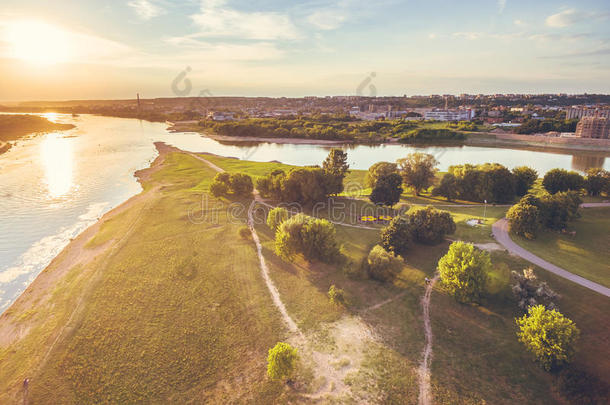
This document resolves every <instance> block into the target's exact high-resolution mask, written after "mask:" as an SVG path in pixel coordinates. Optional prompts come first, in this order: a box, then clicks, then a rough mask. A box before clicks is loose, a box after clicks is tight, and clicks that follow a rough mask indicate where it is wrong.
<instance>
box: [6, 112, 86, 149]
mask: <svg viewBox="0 0 610 405" xmlns="http://www.w3.org/2000/svg"><path fill="white" fill-rule="evenodd" d="M73 128H75V126H74V125H72V124H58V123H55V122H51V121H49V120H48V119H46V118H44V117H40V116H37V115H24V114H16V115H8V114H0V154H2V153H4V152H7V151H8V150H9V149H10V148H11V147H12V142H14V141H17V140H19V139H22V138H24V137H26V136H28V135H31V134H37V133H45V132H53V131H67V130H70V129H73Z"/></svg>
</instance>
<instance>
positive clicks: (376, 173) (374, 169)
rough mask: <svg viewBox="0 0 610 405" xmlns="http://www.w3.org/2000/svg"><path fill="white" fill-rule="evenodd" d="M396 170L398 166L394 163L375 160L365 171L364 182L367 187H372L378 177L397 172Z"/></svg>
mask: <svg viewBox="0 0 610 405" xmlns="http://www.w3.org/2000/svg"><path fill="white" fill-rule="evenodd" d="M397 170H398V168H397V166H396V163H390V162H377V163H375V164H374V165H372V166H371V167H369V170H368V171H367V172H366V176H365V178H364V183H365V184H366V186H367V187H371V188H373V187H375V184H376V183H377V180H378V179H379V178H380V177H385V176H387V175H389V174H392V173H398V171H397Z"/></svg>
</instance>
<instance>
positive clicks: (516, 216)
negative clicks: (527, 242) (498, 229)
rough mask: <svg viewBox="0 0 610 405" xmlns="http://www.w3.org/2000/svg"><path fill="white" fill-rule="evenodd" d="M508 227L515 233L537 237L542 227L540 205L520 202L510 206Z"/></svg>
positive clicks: (527, 236)
mask: <svg viewBox="0 0 610 405" xmlns="http://www.w3.org/2000/svg"><path fill="white" fill-rule="evenodd" d="M506 218H507V219H508V227H509V229H510V231H511V232H513V233H514V234H515V235H519V236H522V237H524V238H526V239H536V235H537V233H538V228H539V227H540V210H539V209H538V207H536V206H534V205H530V204H525V203H518V204H515V205H513V206H512V207H510V209H509V210H508V212H507V213H506Z"/></svg>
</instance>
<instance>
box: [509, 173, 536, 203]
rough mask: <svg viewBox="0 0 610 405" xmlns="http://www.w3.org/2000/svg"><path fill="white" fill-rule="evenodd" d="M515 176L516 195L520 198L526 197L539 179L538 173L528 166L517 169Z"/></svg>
mask: <svg viewBox="0 0 610 405" xmlns="http://www.w3.org/2000/svg"><path fill="white" fill-rule="evenodd" d="M513 175H514V176H515V193H516V194H517V195H518V196H519V197H521V196H524V195H526V194H527V192H528V191H529V189H530V188H531V187H532V186H533V185H534V183H535V182H536V180H537V179H538V172H537V171H536V170H534V169H532V168H531V167H527V166H519V167H515V168H514V169H513Z"/></svg>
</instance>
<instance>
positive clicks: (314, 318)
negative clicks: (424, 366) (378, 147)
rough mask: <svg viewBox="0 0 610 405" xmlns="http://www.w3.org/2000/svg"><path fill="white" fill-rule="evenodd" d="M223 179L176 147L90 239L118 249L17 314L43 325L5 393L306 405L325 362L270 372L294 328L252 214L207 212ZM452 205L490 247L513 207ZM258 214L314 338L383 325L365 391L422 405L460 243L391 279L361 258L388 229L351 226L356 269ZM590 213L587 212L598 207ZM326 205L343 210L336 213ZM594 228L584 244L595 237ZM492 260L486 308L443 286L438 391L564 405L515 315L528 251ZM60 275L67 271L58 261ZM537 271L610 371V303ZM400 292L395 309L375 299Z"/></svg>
mask: <svg viewBox="0 0 610 405" xmlns="http://www.w3.org/2000/svg"><path fill="white" fill-rule="evenodd" d="M205 157H206V158H208V159H209V160H210V161H212V162H213V163H215V164H217V165H219V166H221V167H223V168H225V169H227V170H229V171H241V172H245V173H248V174H251V175H253V176H258V175H264V174H266V173H267V172H268V171H270V170H273V169H275V168H281V167H282V166H281V165H278V164H275V163H253V162H243V161H239V160H235V159H228V158H221V157H216V156H207V155H205ZM363 173H364V172H362V171H354V172H352V174H350V176H351V177H352V178H353V179H354V180H355V181H362V178H363ZM214 175H215V172H213V171H212V170H211V169H210V168H208V167H207V166H206V165H205V164H204V163H203V162H200V161H198V160H196V159H194V158H193V157H191V156H188V155H186V154H179V153H172V154H170V155H168V156H167V158H166V165H165V166H164V168H163V169H161V170H160V171H158V172H156V173H155V174H154V175H153V176H152V180H151V181H150V183H147V184H145V185H144V186H145V189H146V190H148V192H151V193H152V192H156V193H158V194H157V195H155V196H154V197H152V198H150V199H148V200H145V201H142V202H141V203H138V204H136V205H135V206H134V207H132V208H130V209H129V210H127V211H125V212H124V213H123V214H121V215H119V216H117V217H115V218H114V219H112V220H110V221H107V222H106V223H104V224H103V225H102V226H101V229H100V231H99V232H98V234H97V235H96V236H95V237H94V238H92V239H91V240H90V241H89V243H88V247H99V246H102V245H103V244H104V243H108V242H113V243H119V245H115V246H117V248H116V249H114V250H112V251H110V252H109V253H106V254H104V255H102V256H101V257H99V258H98V260H95V261H94V262H92V263H90V264H89V265H87V266H84V267H75V268H73V269H71V270H70V272H69V273H68V274H67V275H66V276H65V277H63V278H62V279H61V280H60V281H59V282H58V284H57V285H56V287H55V289H54V290H53V291H52V294H51V295H50V297H48V298H47V299H46V300H42V299H41V300H40V304H39V305H37V306H35V307H34V308H35V310H34V311H32V308H30V307H27V306H22V305H18V306H13V307H11V308H10V309H9V311H7V314H8V315H7V316H8V317H9V318H10V319H11V320H12V321H14V322H21V323H22V324H23V326H25V327H29V328H30V333H29V334H27V335H26V336H25V337H24V338H23V339H21V340H20V341H19V343H18V344H14V345H12V346H8V347H6V348H3V349H1V350H0V392H1V393H4V394H0V402H3V403H4V402H9V403H11V402H20V401H21V397H19V395H18V394H19V392H20V391H19V390H20V384H21V382H22V381H23V378H25V377H26V376H29V377H32V378H33V380H32V381H33V382H32V383H31V386H30V394H31V398H30V399H31V402H32V403H34V402H36V403H49V402H55V403H60V402H61V403H99V402H113V403H134V402H146V403H169V402H171V403H206V402H208V403H210V402H212V403H219V402H227V403H261V404H262V403H265V404H266V403H289V402H291V403H296V402H298V399H299V397H298V392H297V391H298V390H299V389H300V390H301V392H302V390H303V389H304V388H302V387H310V388H311V386H312V384H314V383H315V381H316V376H315V375H313V374H312V373H313V372H312V371H311V370H309V371H307V370H306V371H302V372H301V374H299V375H298V377H297V381H298V384H301V385H300V386H301V388H297V389H296V391H295V390H293V389H291V388H288V387H287V386H286V385H283V384H279V383H272V382H269V381H268V380H267V379H266V378H265V375H264V372H265V357H266V351H267V349H268V348H269V347H271V346H273V345H274V344H275V343H276V342H277V341H278V340H283V339H285V337H286V334H285V329H284V326H283V324H282V322H281V320H280V318H279V314H278V311H277V309H276V308H275V307H274V306H273V304H272V302H271V298H270V295H269V293H268V291H267V289H266V287H265V285H264V284H263V281H262V278H261V276H260V269H259V267H258V259H257V256H256V252H255V249H254V245H253V243H252V241H251V240H248V239H242V238H240V237H239V236H238V229H239V228H240V227H242V226H243V224H244V223H245V212H244V211H241V212H239V211H237V212H234V214H235V216H234V217H231V218H228V217H227V210H226V208H227V202H226V201H218V200H215V199H211V198H209V197H207V198H208V200H207V204H208V205H204V206H203V209H204V210H205V214H207V216H202V215H200V213H199V212H198V210H201V209H202V208H201V207H202V205H201V204H202V199H201V195H202V193H205V191H206V190H207V187H208V185H209V184H210V181H211V179H212V178H213V176H214ZM160 186H161V189H160V191H155V190H159V188H158V187H160ZM204 195H205V194H204ZM407 198H409V197H407ZM346 202H349V203H353V204H352V205H350V204H344V205H343V206H342V207H343V208H342V209H343V210H344V211H343V213H344V214H346V215H347V214H350V213H351V211H353V210H356V211H360V210H363V209H367V208H368V207H371V206H372V205H371V204H370V203H368V202H367V201H360V200H358V201H354V200H343V199H337V201H331V204H332V206H333V207H336V206H338V205H339V204H342V203H346ZM443 209H447V210H449V211H450V212H451V213H452V214H453V215H454V218H455V219H456V222H457V225H458V230H457V233H456V235H454V237H455V238H456V239H464V240H468V241H473V242H478V243H483V242H489V241H491V240H490V239H489V236H488V235H489V233H490V224H491V223H492V222H493V220H495V219H496V218H500V217H502V216H503V215H504V212H505V210H506V208H505V207H491V206H489V207H487V213H486V217H487V222H486V224H485V226H482V227H477V228H472V227H469V226H468V225H465V224H464V221H465V220H467V219H469V218H479V217H481V216H482V214H483V211H482V210H483V208H482V207H476V206H473V207H443ZM590 212H591V213H593V212H594V211H593V210H591V211H590ZM595 212H597V211H595ZM256 213H257V215H258V217H257V223H258V225H256V229H257V232H258V234H259V237H260V239H261V242H262V244H263V254H264V257H265V259H266V261H267V264H268V266H269V271H270V276H271V278H272V280H273V282H274V284H275V285H276V286H277V288H278V290H279V292H280V296H281V298H282V301H283V302H284V303H285V305H286V308H287V310H288V313H289V314H290V316H291V317H292V318H293V319H294V320H295V321H296V322H297V324H298V325H299V327H300V328H301V329H302V330H303V332H304V333H305V334H306V335H308V336H314V337H315V343H316V345H317V346H318V347H320V348H322V349H325V350H332V348H333V347H334V346H333V345H334V342H333V338H332V337H331V336H330V334H329V328H330V325H334V322H336V321H339V320H342V319H345V317H346V316H351V317H356V318H357V319H359V320H360V321H361V322H363V323H364V324H365V325H367V326H368V327H369V328H370V329H371V330H372V331H373V332H374V334H375V336H377V341H376V343H374V344H371V345H369V346H368V347H367V350H366V352H365V353H364V358H363V362H362V367H361V368H360V370H359V371H358V372H357V373H353V374H350V375H349V376H348V378H347V380H346V382H347V383H348V384H350V386H351V387H352V392H353V393H354V394H355V395H356V397H357V398H366V395H367V394H368V393H370V392H371V390H372V391H373V392H376V397H377V398H379V400H380V401H381V402H382V403H416V402H417V395H418V387H417V378H416V368H417V366H418V364H419V361H420V360H421V351H422V349H423V346H424V333H423V327H422V322H423V319H422V311H421V297H422V295H423V292H424V285H425V284H424V277H430V276H432V275H433V274H434V272H435V269H436V263H437V261H438V259H439V258H440V257H441V256H442V255H444V254H445V253H446V251H447V248H448V242H446V243H442V244H440V245H437V246H424V245H418V244H414V245H412V247H411V248H410V249H409V251H408V252H407V254H406V257H405V265H404V267H403V270H402V272H401V273H400V274H399V275H398V277H397V279H396V280H395V281H394V282H393V283H380V282H376V281H373V280H369V279H368V278H366V276H365V274H363V271H362V270H363V269H362V267H361V263H362V262H363V260H364V259H365V258H366V256H367V254H368V252H369V250H370V249H371V247H372V246H374V245H375V244H376V243H378V242H379V232H378V230H377V229H373V230H367V229H357V228H351V227H346V226H341V225H337V226H336V229H337V237H338V240H339V242H340V243H341V245H342V252H343V254H344V255H345V262H344V263H343V264H341V265H328V264H322V263H308V262H306V261H304V260H302V259H297V260H296V261H295V262H294V263H286V262H284V261H282V260H281V259H279V258H278V257H277V256H276V255H275V253H274V241H273V238H274V235H273V233H272V232H271V230H270V229H269V228H268V227H267V226H266V225H265V224H264V214H265V212H264V210H261V211H256ZM584 213H585V216H583V219H582V220H585V219H586V216H587V215H589V211H585V212H584ZM319 215H320V216H323V217H324V216H328V215H329V214H328V211H324V210H322V211H320V212H319ZM599 215H600V216H601V217H602V218H601V219H600V218H599V217H598V218H597V219H595V218H591V221H592V222H593V223H596V222H599V224H598V226H599V232H600V233H601V234H602V236H603V233H604V230H606V231H605V235H606V237H607V234H608V232H607V229H608V227H609V226H610V224H608V223H607V217H609V215H608V211H606V212H605V217H606V219H605V220H604V218H603V216H604V214H603V213H602V214H599ZM213 218H216V219H214V220H211V219H213ZM191 219H192V220H191ZM201 219H206V220H203V221H202V220H201ZM229 219H230V220H229ZM132 224H135V225H132ZM132 226H133V228H132ZM130 229H131V232H130ZM125 235H127V236H125ZM122 239H124V240H123V243H120V241H121V240H122ZM590 239H593V237H590V238H589V239H588V240H585V241H583V243H592V242H593V241H592V240H590ZM602 240H603V239H602ZM600 243H601V242H600ZM606 246H608V245H607V244H606ZM598 260H600V259H599V258H598ZM492 261H493V271H492V274H491V275H490V282H489V284H488V286H487V290H488V293H487V294H486V296H485V298H484V301H483V302H482V304H481V305H480V306H474V305H462V304H458V303H457V302H455V300H453V298H451V297H450V296H448V295H447V293H446V292H445V291H444V290H443V288H442V286H438V287H436V288H435V291H434V293H433V295H432V306H431V316H432V319H431V320H432V327H433V334H434V346H433V348H434V356H433V360H432V389H433V396H434V401H435V403H441V404H453V403H482V402H483V401H484V402H486V403H494V404H504V403H506V404H508V403H555V402H561V401H563V400H564V398H560V394H558V393H557V382H556V378H555V377H554V376H553V375H552V374H549V373H546V372H544V371H543V370H542V369H541V368H540V367H538V366H537V365H535V364H534V363H533V362H532V361H531V358H530V357H529V355H528V354H527V353H526V352H524V350H523V348H522V347H521V346H520V344H519V343H518V342H517V338H516V335H515V333H516V326H515V323H514V318H515V317H516V316H518V315H520V312H519V310H518V308H517V306H516V303H515V302H514V299H513V298H512V295H511V291H510V285H509V276H510V271H511V270H517V271H518V270H521V269H523V268H524V267H526V266H528V263H526V262H524V261H522V260H520V259H517V258H514V257H512V256H510V255H508V254H506V253H503V252H496V253H493V254H492ZM607 262H608V260H605V261H604V262H603V263H607ZM46 271H53V266H51V267H50V268H49V269H47V270H46ZM536 271H537V274H538V275H539V277H540V278H541V279H543V280H545V281H547V282H548V283H549V284H550V286H551V287H552V288H554V289H555V290H556V291H557V292H559V293H560V294H561V296H562V298H561V299H560V300H559V307H560V309H561V311H562V312H563V313H565V314H566V315H567V316H569V317H570V318H571V319H573V320H574V321H575V322H576V324H577V325H578V326H579V328H580V329H581V330H582V338H581V342H580V345H579V349H580V350H579V354H578V356H577V359H576V364H575V365H576V366H577V367H579V368H580V369H583V370H586V372H588V373H590V374H592V375H595V376H598V377H599V378H601V379H602V380H603V381H606V382H607V381H608V375H610V373H609V371H610V360H609V359H610V348H609V347H608V345H607V344H606V343H607V337H608V335H609V333H610V330H609V328H610V326H608V325H610V319H609V316H610V315H608V311H607V299H606V298H605V297H602V296H600V295H599V294H593V293H591V292H590V291H588V290H586V289H584V288H582V287H579V286H577V285H574V284H573V283H570V282H568V281H566V280H563V279H561V278H559V277H556V276H554V275H552V274H548V273H547V272H544V271H542V270H536ZM332 284H335V285H336V286H337V287H339V288H342V289H344V290H345V292H346V294H347V297H348V304H347V306H346V307H345V308H343V307H339V306H335V305H332V304H331V303H330V302H329V299H328V296H327V292H328V288H329V287H330V285H332ZM81 292H85V293H86V294H85V297H86V299H85V300H84V301H83V302H84V306H83V308H82V311H79V312H77V316H76V317H75V318H74V319H73V320H72V321H71V322H70V323H69V328H67V329H66V334H65V336H64V337H63V338H62V339H60V341H59V342H58V344H57V345H56V346H55V348H54V350H53V351H51V354H50V356H49V358H48V362H46V363H45V365H44V366H43V367H42V368H41V369H40V370H39V371H36V367H37V365H39V364H40V360H41V358H42V357H43V355H44V353H45V351H46V349H47V348H48V347H49V345H50V342H52V340H53V339H54V336H55V333H56V332H57V330H58V328H59V327H60V326H61V325H63V324H65V323H66V322H67V320H68V318H69V316H70V314H71V313H72V309H73V308H74V307H75V306H76V305H77V302H78V297H79V296H80V294H81ZM392 298H394V300H392V301H390V302H389V303H387V304H386V305H384V306H382V307H380V308H377V309H374V310H367V308H369V307H371V306H372V305H375V304H378V303H380V302H383V301H385V300H388V299H392ZM3 321H5V320H3ZM305 360H307V359H305ZM338 360H339V362H338V363H337V364H347V362H346V360H344V359H343V358H341V359H338ZM341 362H344V363H341ZM301 399H302V398H301Z"/></svg>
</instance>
